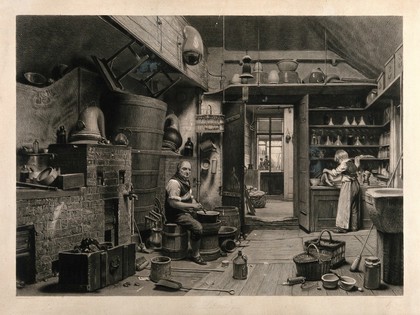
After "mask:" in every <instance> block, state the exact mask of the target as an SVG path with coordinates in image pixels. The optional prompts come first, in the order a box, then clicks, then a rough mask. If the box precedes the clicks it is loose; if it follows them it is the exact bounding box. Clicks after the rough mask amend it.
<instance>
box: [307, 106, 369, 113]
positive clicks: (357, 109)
mask: <svg viewBox="0 0 420 315" xmlns="http://www.w3.org/2000/svg"><path fill="white" fill-rule="evenodd" d="M364 110H365V109H364V108H363V107H346V108H332V107H313V108H309V111H310V112H361V111H364Z"/></svg>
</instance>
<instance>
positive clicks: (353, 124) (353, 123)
mask: <svg viewBox="0 0 420 315" xmlns="http://www.w3.org/2000/svg"><path fill="white" fill-rule="evenodd" d="M351 125H352V126H357V121H356V117H354V116H353V121H352V122H351Z"/></svg>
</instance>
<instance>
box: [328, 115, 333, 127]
mask: <svg viewBox="0 0 420 315" xmlns="http://www.w3.org/2000/svg"><path fill="white" fill-rule="evenodd" d="M328 126H334V122H333V118H332V117H330V121H329V122H328Z"/></svg>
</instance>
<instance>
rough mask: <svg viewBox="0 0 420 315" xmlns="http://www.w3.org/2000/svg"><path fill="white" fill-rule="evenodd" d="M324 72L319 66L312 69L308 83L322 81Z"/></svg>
mask: <svg viewBox="0 0 420 315" xmlns="http://www.w3.org/2000/svg"><path fill="white" fill-rule="evenodd" d="M324 80H325V74H324V72H322V70H321V69H320V68H316V69H313V70H312V72H311V74H310V75H309V83H323V82H324Z"/></svg>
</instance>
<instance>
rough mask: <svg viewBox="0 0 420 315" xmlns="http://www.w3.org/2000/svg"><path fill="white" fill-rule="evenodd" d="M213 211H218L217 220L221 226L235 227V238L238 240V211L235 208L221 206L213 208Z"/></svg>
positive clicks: (239, 224)
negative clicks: (220, 222)
mask: <svg viewBox="0 0 420 315" xmlns="http://www.w3.org/2000/svg"><path fill="white" fill-rule="evenodd" d="M214 211H218V212H219V213H220V214H219V220H220V221H222V226H233V227H236V234H235V238H236V239H238V238H239V234H240V231H241V221H240V219H239V210H238V208H237V207H232V206H222V207H216V208H214Z"/></svg>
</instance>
